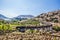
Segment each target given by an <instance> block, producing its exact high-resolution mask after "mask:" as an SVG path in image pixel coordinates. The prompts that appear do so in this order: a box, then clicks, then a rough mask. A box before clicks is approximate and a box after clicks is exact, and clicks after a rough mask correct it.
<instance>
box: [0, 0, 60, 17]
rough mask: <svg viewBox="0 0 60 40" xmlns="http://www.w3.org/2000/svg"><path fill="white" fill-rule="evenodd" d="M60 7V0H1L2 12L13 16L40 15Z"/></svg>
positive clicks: (0, 12)
mask: <svg viewBox="0 0 60 40" xmlns="http://www.w3.org/2000/svg"><path fill="white" fill-rule="evenodd" d="M58 9H60V0H0V14H2V15H5V16H6V17H9V18H12V17H16V16H18V15H34V16H37V15H40V14H41V13H45V12H49V11H54V10H58Z"/></svg>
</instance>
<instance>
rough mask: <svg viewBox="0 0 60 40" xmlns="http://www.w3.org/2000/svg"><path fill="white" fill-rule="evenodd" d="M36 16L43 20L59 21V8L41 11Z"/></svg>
mask: <svg viewBox="0 0 60 40" xmlns="http://www.w3.org/2000/svg"><path fill="white" fill-rule="evenodd" d="M37 18H40V19H41V20H43V21H47V22H54V23H60V10H57V11H52V12H48V13H42V14H40V15H39V16H37Z"/></svg>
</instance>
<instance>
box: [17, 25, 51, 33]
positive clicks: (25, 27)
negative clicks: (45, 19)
mask: <svg viewBox="0 0 60 40" xmlns="http://www.w3.org/2000/svg"><path fill="white" fill-rule="evenodd" d="M16 29H17V30H19V32H25V31H26V30H28V29H31V30H35V29H37V30H41V31H42V30H43V31H52V25H45V26H17V27H16Z"/></svg>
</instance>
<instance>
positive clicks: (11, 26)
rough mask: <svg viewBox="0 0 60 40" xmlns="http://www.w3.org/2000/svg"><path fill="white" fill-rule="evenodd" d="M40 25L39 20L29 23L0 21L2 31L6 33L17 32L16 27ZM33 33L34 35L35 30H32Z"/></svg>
mask: <svg viewBox="0 0 60 40" xmlns="http://www.w3.org/2000/svg"><path fill="white" fill-rule="evenodd" d="M37 24H39V21H38V20H32V19H31V20H27V21H22V22H21V21H18V20H12V21H5V20H0V31H3V32H6V31H13V30H16V29H15V28H16V26H26V25H37ZM30 31H31V33H33V30H30Z"/></svg>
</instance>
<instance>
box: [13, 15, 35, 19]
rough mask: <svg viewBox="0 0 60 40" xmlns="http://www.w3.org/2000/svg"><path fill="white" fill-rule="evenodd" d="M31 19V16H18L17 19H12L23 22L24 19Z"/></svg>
mask: <svg viewBox="0 0 60 40" xmlns="http://www.w3.org/2000/svg"><path fill="white" fill-rule="evenodd" d="M31 18H34V16H33V15H19V16H17V17H14V19H17V20H25V19H31Z"/></svg>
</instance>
